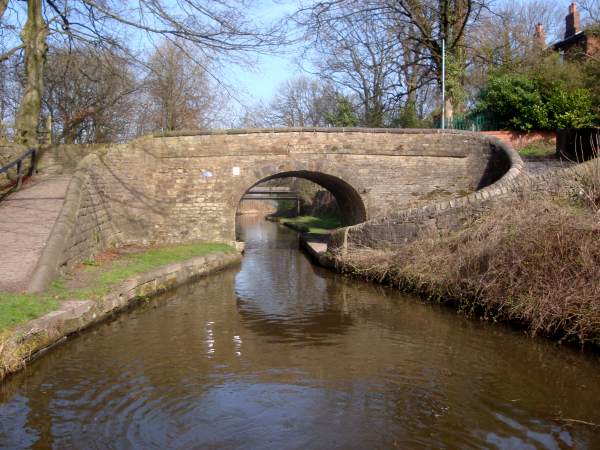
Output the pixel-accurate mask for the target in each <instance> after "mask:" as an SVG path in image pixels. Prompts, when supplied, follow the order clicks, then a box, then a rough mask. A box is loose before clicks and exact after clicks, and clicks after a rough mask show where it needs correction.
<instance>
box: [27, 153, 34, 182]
mask: <svg viewBox="0 0 600 450" xmlns="http://www.w3.org/2000/svg"><path fill="white" fill-rule="evenodd" d="M35 156H36V151H35V149H32V150H31V165H30V166H29V170H28V171H27V176H28V177H30V176H32V175H33V174H34V173H35V171H36V170H35Z"/></svg>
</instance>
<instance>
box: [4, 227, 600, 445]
mask: <svg viewBox="0 0 600 450" xmlns="http://www.w3.org/2000/svg"><path fill="white" fill-rule="evenodd" d="M242 220H243V222H244V223H243V224H242V227H241V229H242V232H243V234H244V238H245V240H246V241H247V251H246V255H245V257H244V261H243V264H242V266H241V268H235V269H230V270H227V271H224V272H221V273H219V274H216V275H214V276H211V277H210V278H207V279H204V280H202V281H200V282H198V283H196V284H193V285H189V286H185V287H183V288H181V289H179V290H177V291H175V292H171V293H169V294H168V295H164V296H162V297H160V298H158V299H156V300H153V301H151V302H149V303H147V304H145V306H143V307H141V308H138V309H135V310H132V311H130V312H128V313H126V314H124V315H121V316H119V317H118V318H117V319H116V320H114V321H112V322H110V323H106V324H103V325H101V326H98V327H96V328H94V329H93V330H92V331H89V332H86V333H83V334H82V335H81V336H79V337H77V338H75V339H72V340H70V341H69V342H68V343H66V344H65V345H62V346H60V347H58V348H56V349H55V350H53V351H52V352H49V353H48V354H47V355H46V356H44V357H42V358H41V359H39V360H37V361H36V362H34V363H32V364H31V365H30V366H29V367H28V369H27V370H26V371H25V372H22V373H21V374H19V375H17V376H14V377H12V378H10V379H9V380H7V381H6V382H5V383H4V384H3V385H2V388H1V393H0V447H1V448H11V449H13V448H15V449H16V448H28V447H33V448H56V449H66V448H81V449H84V448H85V449H87V448H97V449H111V448H115V449H129V448H143V449H151V448H157V449H158V448H160V449H162V448H178V449H187V448H202V449H213V448H214V449H337V448H339V449H391V448H405V449H421V448H423V449H429V448H449V449H466V448H501V449H516V448H518V449H521V448H523V449H527V448H531V449H533V448H543V449H567V448H589V449H594V448H596V449H597V448H600V428H594V427H593V426H590V425H586V424H583V423H580V422H574V421H564V420H560V419H574V420H580V421H586V422H592V423H596V424H600V361H599V357H598V355H586V354H582V353H580V352H578V351H575V350H573V349H569V348H563V347H560V346H558V345H556V344H554V343H552V342H548V341H545V340H543V339H539V340H538V339H531V338H529V337H527V336H525V335H523V334H522V333H520V332H517V331H514V330H512V329H509V328H508V327H504V326H499V325H495V326H494V325H490V324H488V323H484V322H479V321H476V320H469V319H465V318H464V317H462V316H460V315H458V314H456V313H455V312H454V311H452V310H451V309H449V308H445V307H441V306H438V305H432V304H426V303H424V302H420V301H419V300H418V299H415V298H413V297H409V296H405V295H402V294H399V293H398V292H396V291H394V290H391V289H386V288H383V287H380V286H376V285H372V284H367V283H363V282H360V281H357V280H352V279H347V278H343V277H340V276H338V275H335V274H333V273H331V272H329V271H325V270H322V269H320V268H318V267H315V266H313V265H311V264H310V263H309V262H308V260H307V259H306V257H305V256H304V255H303V254H302V253H300V252H299V251H298V250H297V236H296V235H295V233H293V232H291V231H289V230H287V229H285V228H283V227H279V226H278V225H275V224H272V223H270V222H265V221H262V220H258V219H252V218H248V217H247V216H246V217H243V218H242Z"/></svg>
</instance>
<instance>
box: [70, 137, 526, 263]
mask: <svg viewBox="0 0 600 450" xmlns="http://www.w3.org/2000/svg"><path fill="white" fill-rule="evenodd" d="M84 150H85V151H83V153H85V152H86V151H87V150H86V149H84ZM94 151H95V153H94V155H91V156H88V157H86V159H85V161H86V163H85V165H86V167H87V169H86V170H87V171H88V172H87V173H88V175H87V176H88V177H89V189H90V197H89V198H90V202H91V206H90V207H89V208H87V209H85V208H84V210H85V211H87V212H85V213H83V212H82V214H84V215H82V216H80V219H81V220H84V219H85V220H92V221H98V223H100V225H98V226H96V225H90V223H89V222H88V225H80V226H79V225H78V227H79V229H81V230H83V231H82V233H83V235H84V236H88V235H90V234H91V235H92V236H96V234H94V233H93V232H91V230H94V229H100V230H101V233H100V234H101V236H102V241H101V242H103V244H102V245H105V242H107V241H108V242H110V240H112V239H115V240H117V241H119V242H123V243H132V244H141V245H148V244H155V243H159V244H167V243H180V242H188V241H194V240H196V241H197V240H203V241H212V242H224V243H232V242H233V241H234V240H235V214H236V211H237V209H238V205H239V202H240V199H241V198H242V197H243V195H244V194H245V192H246V191H247V190H248V189H250V188H251V187H252V186H254V185H256V184H258V183H260V182H263V181H266V180H269V179H273V178H279V177H285V176H295V177H301V178H306V179H308V180H310V181H313V182H316V183H318V184H320V185H321V186H322V187H324V188H325V189H327V190H329V191H330V192H331V193H332V194H333V195H334V196H335V198H336V201H337V203H338V204H339V206H340V210H341V212H342V214H343V215H344V223H345V224H347V225H352V224H356V223H361V222H364V221H369V222H368V223H371V224H373V223H375V222H373V221H374V220H375V221H376V220H378V218H383V217H392V216H393V215H394V214H396V212H398V211H404V210H407V209H410V208H413V209H415V208H416V209H418V208H421V207H424V206H425V205H431V204H446V203H448V202H450V203H451V202H454V201H458V200H459V199H461V198H467V199H472V198H474V197H473V196H475V195H480V196H481V195H490V194H488V191H489V189H487V188H486V186H489V185H491V184H494V183H495V182H497V181H498V180H499V179H504V178H506V177H507V176H508V177H509V178H510V177H513V176H516V173H517V172H519V171H520V167H521V166H520V165H518V164H522V163H521V160H520V158H519V156H518V155H517V154H516V153H515V152H514V150H512V148H510V147H509V146H506V145H504V144H502V143H501V142H500V141H498V140H497V139H494V138H489V137H486V136H483V135H481V134H478V133H472V132H462V131H454V130H405V129H359V128H352V129H339V128H324V129H321V128H310V129H307V128H303V129H279V130H226V131H196V132H183V133H177V135H167V136H160V137H145V138H140V139H137V140H135V141H132V142H130V143H127V144H121V145H107V146H97V147H95V148H94ZM74 152H75V153H77V152H76V151H74ZM515 171H517V172H515ZM503 177H504V178H503ZM494 186H499V187H500V186H502V183H500V184H494ZM90 208H91V209H90ZM96 208H100V209H101V211H103V212H101V213H98V214H95V213H94V214H90V211H96ZM90 217H93V219H90ZM74 220H75V219H74ZM78 220H79V219H78ZM105 220H110V224H111V230H118V233H117V232H116V231H110V233H108V234H107V235H106V237H104V234H103V233H106V231H105V230H102V227H103V226H104V227H105V228H106V227H107V225H106V222H105ZM81 223H83V222H81ZM95 239H97V237H94V238H93V239H92V240H95ZM65 248H66V247H65ZM68 248H70V249H71V250H68V251H66V253H65V254H66V255H72V256H68V257H67V261H70V260H73V261H75V260H77V259H78V258H79V259H81V257H82V256H81V255H85V254H87V253H89V251H90V250H91V249H92V248H93V245H92V244H91V243H90V240H89V239H88V238H87V237H81V239H76V238H75V239H74V241H73V243H72V244H69V245H68Z"/></svg>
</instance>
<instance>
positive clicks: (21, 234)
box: [0, 175, 71, 292]
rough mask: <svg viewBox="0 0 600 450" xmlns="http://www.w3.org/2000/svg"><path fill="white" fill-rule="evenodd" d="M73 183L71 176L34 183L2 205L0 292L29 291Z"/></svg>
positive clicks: (0, 221)
mask: <svg viewBox="0 0 600 450" xmlns="http://www.w3.org/2000/svg"><path fill="white" fill-rule="evenodd" d="M70 180H71V176H70V175H61V176H53V177H50V178H43V179H37V180H32V181H31V184H30V185H26V186H24V187H23V188H22V189H21V190H20V191H18V192H16V193H14V194H11V195H10V196H8V197H7V198H5V199H4V200H2V201H0V291H13V292H21V291H24V290H25V289H26V288H27V286H28V284H29V279H30V277H31V275H32V273H33V270H34V269H35V266H36V264H37V262H38V260H39V258H40V256H41V254H42V250H43V249H44V246H45V245H46V241H47V240H48V236H49V235H50V231H51V230H52V227H53V226H54V223H55V222H56V219H57V217H58V214H59V212H60V210H61V208H62V205H63V202H64V199H65V194H66V192H67V187H68V185H69V181H70Z"/></svg>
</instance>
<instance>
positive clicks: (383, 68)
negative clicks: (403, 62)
mask: <svg viewBox="0 0 600 450" xmlns="http://www.w3.org/2000/svg"><path fill="white" fill-rule="evenodd" d="M298 17H299V21H300V23H302V24H303V25H304V26H305V27H306V30H307V33H306V34H307V36H312V37H313V38H312V40H311V41H310V44H311V50H312V52H313V56H312V64H313V66H314V67H316V68H317V70H318V75H319V76H320V77H322V78H324V79H326V80H329V81H330V82H332V83H334V84H336V85H337V86H340V87H341V88H342V89H343V90H344V91H347V92H351V93H352V96H354V97H356V98H357V99H358V103H359V105H360V110H361V113H362V114H361V115H362V123H363V124H364V125H366V126H371V127H381V126H383V125H384V123H385V118H386V114H388V113H389V112H390V111H392V110H393V109H394V107H395V104H396V101H397V98H398V95H397V91H398V89H399V88H400V80H399V78H398V75H399V74H398V71H397V64H398V61H399V59H400V54H399V49H400V47H399V46H398V45H397V44H398V42H397V40H396V37H395V35H394V31H393V29H392V27H391V23H390V21H389V20H388V19H386V18H385V17H382V16H381V15H379V14H377V13H374V11H372V10H370V9H368V8H365V6H364V5H363V4H361V3H360V2H350V1H347V2H340V3H339V4H337V5H336V7H332V6H331V5H329V4H327V5H325V4H323V3H319V4H318V5H316V6H315V7H314V8H312V9H309V10H307V11H304V12H303V13H301V14H299V15H298Z"/></svg>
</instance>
